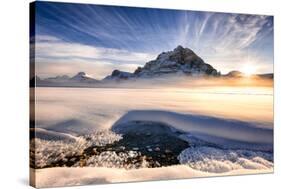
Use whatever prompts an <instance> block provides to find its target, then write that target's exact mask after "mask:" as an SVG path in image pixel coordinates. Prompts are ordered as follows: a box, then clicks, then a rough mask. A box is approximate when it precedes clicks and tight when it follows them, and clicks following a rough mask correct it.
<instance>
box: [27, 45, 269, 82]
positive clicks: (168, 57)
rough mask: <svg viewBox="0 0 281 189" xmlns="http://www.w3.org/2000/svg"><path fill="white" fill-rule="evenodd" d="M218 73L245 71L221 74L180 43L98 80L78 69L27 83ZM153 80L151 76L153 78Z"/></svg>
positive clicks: (235, 73) (234, 75)
mask: <svg viewBox="0 0 281 189" xmlns="http://www.w3.org/2000/svg"><path fill="white" fill-rule="evenodd" d="M167 76H168V77H169V76H172V77H177V76H186V77H201V76H205V77H206V76H208V77H220V76H222V78H236V79H237V78H241V77H244V76H245V75H244V74H243V73H242V72H240V71H231V72H229V73H228V74H225V75H221V73H220V72H219V71H217V70H216V69H215V68H214V67H213V66H211V65H210V64H207V63H206V62H204V60H203V59H202V58H200V57H199V56H198V55H196V54H195V53H194V52H193V51H192V50H191V49H189V48H184V47H182V46H178V47H176V48H175V49H174V50H172V51H167V52H162V53H161V54H159V55H158V56H157V58H156V59H155V60H151V61H149V62H147V63H146V64H145V65H144V66H143V67H138V68H137V69H136V70H135V71H134V72H133V73H130V72H124V71H120V70H114V71H113V72H112V73H111V75H108V76H106V77H105V78H104V79H102V80H97V79H94V78H92V77H91V76H90V75H88V74H86V73H85V72H79V73H77V74H76V75H74V76H73V77H69V76H67V75H62V76H56V77H50V78H46V79H41V78H39V77H38V76H36V77H34V78H32V79H31V81H30V86H34V82H35V80H36V86H61V87H65V86H66V87H68V86H69V87H88V86H92V85H94V86H97V84H98V85H103V84H107V85H108V84H109V85H110V84H114V83H111V81H117V82H118V81H127V80H129V81H134V80H139V79H147V80H153V79H156V78H162V77H167ZM252 77H257V78H263V79H273V74H272V73H269V74H257V75H253V76H252ZM153 81H154V80H153Z"/></svg>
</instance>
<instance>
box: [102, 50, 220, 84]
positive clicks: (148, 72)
mask: <svg viewBox="0 0 281 189" xmlns="http://www.w3.org/2000/svg"><path fill="white" fill-rule="evenodd" d="M168 75H169V76H174V75H186V76H219V75H220V72H218V71H217V70H216V69H215V68H213V67H212V66H211V65H210V64H207V63H205V62H204V61H203V60H202V59H201V58H200V57H199V56H197V55H196V54H195V53H194V52H193V51H192V50H190V49H189V48H183V47H182V46H178V47H177V48H175V49H174V50H173V51H168V52H162V53H161V54H159V55H158V56H157V58H156V59H155V60H151V61H149V62H147V63H146V64H145V65H144V66H143V67H138V68H137V69H136V70H135V71H134V73H128V72H122V71H119V70H114V71H113V72H112V74H111V75H110V76H107V77H106V78H105V79H106V80H108V79H114V80H122V79H130V78H155V77H159V76H168Z"/></svg>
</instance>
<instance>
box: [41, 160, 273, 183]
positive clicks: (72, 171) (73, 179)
mask: <svg viewBox="0 0 281 189" xmlns="http://www.w3.org/2000/svg"><path fill="white" fill-rule="evenodd" d="M272 172H273V169H272V168H270V169H259V170H254V169H236V170H233V171H229V172H224V173H208V172H203V171H198V170H194V169H192V168H190V167H188V166H185V165H176V166H170V167H162V168H153V169H151V168H142V169H133V170H124V169H115V168H103V167H85V168H47V169H43V170H36V186H37V187H40V188H42V187H51V186H52V187H56V186H73V185H86V184H105V183H117V182H135V181H152V180H167V179H185V178H198V177H207V176H208V177H210V176H227V175H242V174H260V173H272Z"/></svg>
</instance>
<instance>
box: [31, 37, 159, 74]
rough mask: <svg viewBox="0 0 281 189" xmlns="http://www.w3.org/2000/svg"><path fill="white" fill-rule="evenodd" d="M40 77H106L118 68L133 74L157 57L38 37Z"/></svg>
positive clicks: (36, 50) (37, 52)
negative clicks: (83, 74)
mask: <svg viewBox="0 0 281 189" xmlns="http://www.w3.org/2000/svg"><path fill="white" fill-rule="evenodd" d="M35 47H36V49H35V52H36V62H37V63H38V66H37V69H36V71H37V74H38V75H41V76H43V77H47V76H50V75H57V74H70V75H72V74H75V73H77V72H78V71H86V72H87V73H89V74H92V75H93V77H96V78H102V77H105V76H106V75H108V74H110V73H111V72H112V71H113V70H114V69H122V70H124V71H133V70H135V69H136V68H137V67H138V66H141V65H143V64H144V63H145V62H147V61H149V60H151V59H153V58H155V55H153V54H148V53H138V52H129V51H127V50H122V49H113V48H102V47H94V46H89V45H83V44H79V43H70V42H65V41H63V40H60V39H58V38H56V37H53V36H47V35H39V36H36V45H35Z"/></svg>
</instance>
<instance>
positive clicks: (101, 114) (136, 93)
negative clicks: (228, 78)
mask: <svg viewBox="0 0 281 189" xmlns="http://www.w3.org/2000/svg"><path fill="white" fill-rule="evenodd" d="M271 89H272V88H253V89H251V88H234V89H232V91H228V90H226V89H225V88H208V89H206V90H204V89H198V90H197V89H192V90H187V89H117V88H116V89H109V88H107V89H101V88H37V89H36V99H35V100H36V104H35V110H36V112H35V113H36V120H35V121H36V128H35V130H36V139H34V141H33V142H35V146H36V149H35V150H36V151H35V154H36V163H37V164H38V165H41V166H42V167H44V166H46V165H48V164H50V163H52V162H54V161H57V160H62V161H63V160H64V159H65V157H67V156H70V155H81V153H83V150H84V149H86V148H87V147H89V146H91V145H97V146H103V145H105V144H111V143H113V142H115V141H118V140H120V139H121V138H122V132H124V131H126V130H130V124H126V123H130V122H132V121H151V122H155V123H157V122H159V123H164V124H166V125H168V126H169V128H170V132H180V133H181V134H180V136H179V137H180V138H181V139H182V140H186V141H188V142H189V143H190V145H191V147H190V148H187V149H185V150H183V151H182V152H181V153H180V154H179V156H178V159H179V161H180V163H181V165H173V166H169V167H161V168H145V165H144V166H143V168H140V169H123V168H120V167H118V166H115V165H114V163H113V162H117V161H119V160H120V157H118V156H116V154H114V153H105V154H106V156H105V157H102V156H97V157H92V158H90V159H89V160H88V161H87V162H86V167H83V168H79V167H78V166H79V164H76V166H75V167H68V168H65V167H64V168H62V167H61V168H44V169H39V170H36V179H37V180H36V185H37V186H38V187H48V186H64V185H79V184H90V183H108V182H109V183H111V182H130V181H143V180H159V179H177V178H192V177H204V176H218V175H235V174H248V173H253V174H254V173H268V172H272V171H273V96H272V90H271ZM128 125H129V127H128ZM132 128H133V127H132ZM111 129H112V131H111ZM118 131H121V134H120V133H118ZM115 132H117V133H115ZM130 153H131V154H134V153H135V152H134V151H132V152H129V154H125V156H124V157H126V156H130ZM105 159H108V161H105ZM109 160H110V162H109ZM121 160H122V158H121ZM93 161H94V162H95V163H94V164H93ZM87 166H94V167H87ZM39 167H40V166H39ZM57 178H60V179H57Z"/></svg>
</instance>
